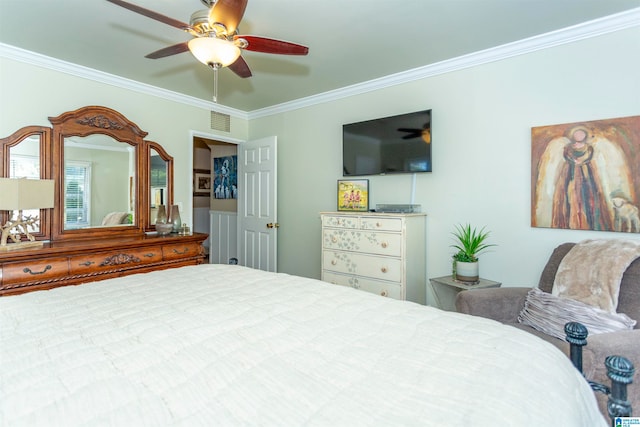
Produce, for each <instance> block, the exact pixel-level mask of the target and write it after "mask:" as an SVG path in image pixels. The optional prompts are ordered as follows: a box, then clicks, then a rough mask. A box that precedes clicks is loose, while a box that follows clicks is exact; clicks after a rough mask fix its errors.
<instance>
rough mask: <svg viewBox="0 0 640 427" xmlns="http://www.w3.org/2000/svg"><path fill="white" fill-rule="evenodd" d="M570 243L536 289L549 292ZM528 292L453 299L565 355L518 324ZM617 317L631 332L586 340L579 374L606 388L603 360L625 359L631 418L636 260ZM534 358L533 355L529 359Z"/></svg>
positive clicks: (639, 268)
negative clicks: (628, 320)
mask: <svg viewBox="0 0 640 427" xmlns="http://www.w3.org/2000/svg"><path fill="white" fill-rule="evenodd" d="M574 245H575V244H574V243H564V244H562V245H560V246H558V247H557V248H556V249H555V250H554V251H553V253H552V254H551V257H550V258H549V261H548V262H547V264H546V266H545V268H544V270H543V271H542V275H541V277H540V282H539V284H538V287H539V289H541V290H542V291H544V292H548V293H550V292H551V289H552V287H553V282H554V278H555V275H556V272H557V270H558V267H559V265H560V262H561V261H562V259H563V258H564V256H565V255H566V254H567V252H569V250H570V249H571V248H572V247H573V246H574ZM529 290H530V289H529V288H491V289H476V290H470V291H463V292H460V293H459V294H458V296H457V297H456V309H457V311H458V312H460V313H466V314H471V315H474V316H480V317H486V318H490V319H494V320H497V321H499V322H502V323H505V324H508V325H511V326H514V327H516V328H519V329H522V330H525V331H527V332H530V333H532V334H535V335H537V336H538V337H540V338H542V339H543V340H545V341H547V342H549V343H551V344H553V345H554V346H556V347H557V348H559V349H560V350H561V351H563V352H564V353H565V354H567V355H568V354H569V344H568V343H567V342H565V341H563V340H560V339H557V338H555V337H552V336H549V335H546V334H544V333H542V332H540V331H537V330H535V329H533V328H532V327H530V326H527V325H524V324H521V323H518V314H519V313H520V312H521V311H522V309H523V307H524V303H525V299H526V297H527V293H528V291H529ZM617 312H618V313H624V314H626V315H628V316H629V317H630V318H632V319H634V320H636V321H637V322H638V323H636V326H635V329H633V330H624V331H618V332H609V333H603V334H597V335H589V336H588V337H587V345H586V346H585V347H583V371H584V375H585V377H586V378H588V379H589V380H593V381H596V382H599V383H601V384H607V385H608V384H610V380H609V379H608V378H607V375H606V368H605V366H604V360H605V358H606V357H607V356H609V355H620V356H624V357H626V358H628V359H629V360H631V362H632V363H633V365H634V367H635V368H636V374H635V376H634V383H633V384H631V385H629V387H628V389H627V390H628V396H629V401H630V402H631V404H632V407H633V410H634V415H635V416H637V415H636V414H639V413H640V379H639V378H640V375H638V371H639V370H640V259H636V260H635V261H634V262H633V263H631V265H630V266H629V267H628V268H627V270H626V271H625V273H624V275H623V277H622V282H621V284H620V294H619V302H618V308H617ZM531 357H532V358H535V355H531ZM596 396H597V398H598V404H599V406H600V411H601V412H602V413H603V414H605V416H606V414H607V409H606V408H607V406H606V401H607V398H606V396H604V395H603V394H601V393H597V394H596Z"/></svg>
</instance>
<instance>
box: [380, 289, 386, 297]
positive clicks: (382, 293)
mask: <svg viewBox="0 0 640 427" xmlns="http://www.w3.org/2000/svg"><path fill="white" fill-rule="evenodd" d="M380 295H382V296H383V297H386V296H387V295H388V294H387V291H386V290H384V291H382V292H380Z"/></svg>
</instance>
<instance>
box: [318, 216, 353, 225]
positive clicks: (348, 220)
mask: <svg viewBox="0 0 640 427" xmlns="http://www.w3.org/2000/svg"><path fill="white" fill-rule="evenodd" d="M322 226H323V227H337V228H358V217H353V216H347V215H324V216H323V217H322Z"/></svg>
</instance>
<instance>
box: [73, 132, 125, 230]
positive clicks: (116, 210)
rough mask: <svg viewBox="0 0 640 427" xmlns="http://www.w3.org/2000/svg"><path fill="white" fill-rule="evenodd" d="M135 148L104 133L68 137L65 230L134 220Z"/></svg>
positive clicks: (113, 224)
mask: <svg viewBox="0 0 640 427" xmlns="http://www.w3.org/2000/svg"><path fill="white" fill-rule="evenodd" d="M135 151H136V150H135V147H133V146H131V145H129V144H126V143H123V142H120V141H117V140H115V139H114V138H112V137H110V136H108V135H104V134H91V135H88V136H85V137H78V136H72V137H66V138H64V169H62V170H61V171H62V172H63V176H64V186H63V187H64V188H63V189H64V194H63V201H64V212H63V217H64V221H63V227H64V229H65V230H74V229H80V228H82V229H85V228H93V227H124V226H128V225H132V224H134V222H135V200H136V198H137V194H136V185H135V177H136V170H135V165H136V153H135Z"/></svg>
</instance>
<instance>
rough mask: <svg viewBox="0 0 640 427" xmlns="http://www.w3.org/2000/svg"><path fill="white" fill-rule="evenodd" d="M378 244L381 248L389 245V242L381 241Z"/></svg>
mask: <svg viewBox="0 0 640 427" xmlns="http://www.w3.org/2000/svg"><path fill="white" fill-rule="evenodd" d="M380 246H382V247H383V248H386V247H387V246H389V244H388V243H387V242H382V243H380Z"/></svg>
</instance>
